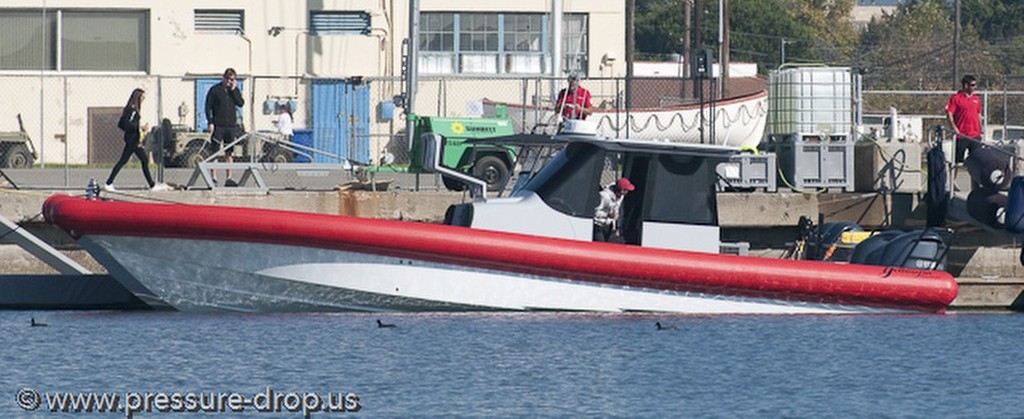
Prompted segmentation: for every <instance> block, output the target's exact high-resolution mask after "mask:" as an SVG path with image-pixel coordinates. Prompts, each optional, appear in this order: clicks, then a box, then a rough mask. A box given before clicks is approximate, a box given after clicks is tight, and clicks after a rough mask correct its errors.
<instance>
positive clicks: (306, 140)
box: [292, 129, 313, 163]
mask: <svg viewBox="0 0 1024 419" xmlns="http://www.w3.org/2000/svg"><path fill="white" fill-rule="evenodd" d="M292 142H294V143H297V144H301V145H303V146H306V147H310V148H312V147H313V130H311V129H296V130H293V134H292ZM299 151H301V152H302V153H306V154H310V155H312V153H310V152H309V151H306V150H303V149H299ZM295 162H296V163H309V157H307V156H304V155H302V154H298V153H296V154H295Z"/></svg>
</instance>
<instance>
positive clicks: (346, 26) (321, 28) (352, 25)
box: [309, 11, 370, 35]
mask: <svg viewBox="0 0 1024 419" xmlns="http://www.w3.org/2000/svg"><path fill="white" fill-rule="evenodd" d="M309 32H310V33H311V34H313V35H367V34H369V33H370V14H369V13H366V12H336V11H316V12H309Z"/></svg>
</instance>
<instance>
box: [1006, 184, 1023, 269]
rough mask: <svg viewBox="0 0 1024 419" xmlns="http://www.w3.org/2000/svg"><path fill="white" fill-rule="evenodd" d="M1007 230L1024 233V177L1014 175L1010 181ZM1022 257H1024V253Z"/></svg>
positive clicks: (1007, 203) (1007, 202) (1007, 201)
mask: <svg viewBox="0 0 1024 419" xmlns="http://www.w3.org/2000/svg"><path fill="white" fill-rule="evenodd" d="M1006 230H1007V231H1009V232H1011V233H1016V234H1020V233H1024V177H1020V176H1017V177H1014V178H1013V182H1012V183H1010V194H1009V197H1007V199H1006ZM1021 257H1022V258H1024V253H1022V256H1021ZM1022 263H1024V262H1022Z"/></svg>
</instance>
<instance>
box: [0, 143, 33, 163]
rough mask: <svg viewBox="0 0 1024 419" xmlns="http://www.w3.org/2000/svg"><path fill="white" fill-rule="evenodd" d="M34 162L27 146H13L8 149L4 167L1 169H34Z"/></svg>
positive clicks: (4, 156)
mask: <svg viewBox="0 0 1024 419" xmlns="http://www.w3.org/2000/svg"><path fill="white" fill-rule="evenodd" d="M34 160H35V159H34V158H32V153H30V152H29V151H28V147H25V144H11V145H10V147H8V148H7V153H4V155H3V165H2V166H0V167H9V168H12V169H28V168H31V167H32V162H33V161H34Z"/></svg>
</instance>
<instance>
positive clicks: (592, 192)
mask: <svg viewBox="0 0 1024 419" xmlns="http://www.w3.org/2000/svg"><path fill="white" fill-rule="evenodd" d="M604 157H605V150H603V149H601V148H599V147H595V146H594V145H591V144H586V143H575V144H570V145H569V146H568V147H566V148H565V150H563V151H562V152H561V153H558V155H557V156H555V157H554V158H553V159H551V161H550V162H548V164H547V165H545V166H544V168H543V169H541V171H540V172H539V173H537V174H536V175H535V176H534V177H533V179H531V180H530V183H528V184H526V186H524V187H523V190H524V191H532V192H534V193H536V194H537V195H538V196H540V198H541V199H542V200H544V202H545V203H547V204H548V206H550V207H551V208H554V209H555V210H557V211H559V212H562V213H564V214H568V215H571V216H574V217H584V218H590V217H593V216H594V208H595V207H597V197H598V196H597V193H598V192H599V191H600V189H599V188H600V184H599V183H600V179H601V170H602V169H603V168H604Z"/></svg>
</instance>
